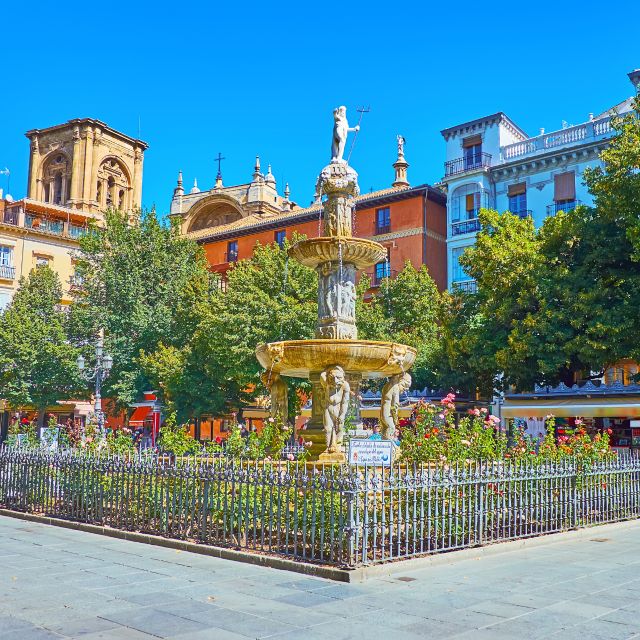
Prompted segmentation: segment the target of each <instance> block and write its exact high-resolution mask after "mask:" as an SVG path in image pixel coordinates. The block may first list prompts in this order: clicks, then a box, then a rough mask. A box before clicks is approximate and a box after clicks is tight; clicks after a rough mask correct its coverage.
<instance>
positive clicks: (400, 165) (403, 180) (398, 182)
mask: <svg viewBox="0 0 640 640" xmlns="http://www.w3.org/2000/svg"><path fill="white" fill-rule="evenodd" d="M396 141H397V143H398V159H397V160H396V161H395V162H394V163H393V168H394V169H395V180H394V181H393V183H392V185H393V186H394V187H408V186H409V181H408V180H407V168H408V167H409V163H408V162H407V161H406V159H405V157H404V145H405V143H406V140H405V138H404V136H401V135H400V134H398V135H397V136H396Z"/></svg>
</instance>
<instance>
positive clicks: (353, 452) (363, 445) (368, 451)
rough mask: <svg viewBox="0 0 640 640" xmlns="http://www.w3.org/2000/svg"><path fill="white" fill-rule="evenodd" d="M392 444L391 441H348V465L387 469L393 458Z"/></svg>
mask: <svg viewBox="0 0 640 640" xmlns="http://www.w3.org/2000/svg"><path fill="white" fill-rule="evenodd" d="M393 447H394V444H393V442H392V441H391V440H369V439H365V438H352V439H351V440H349V464H356V465H371V466H376V467H389V466H391V461H392V458H393Z"/></svg>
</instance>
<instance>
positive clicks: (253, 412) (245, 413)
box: [242, 409, 269, 418]
mask: <svg viewBox="0 0 640 640" xmlns="http://www.w3.org/2000/svg"><path fill="white" fill-rule="evenodd" d="M242 417H243V418H268V417H269V409H243V410H242Z"/></svg>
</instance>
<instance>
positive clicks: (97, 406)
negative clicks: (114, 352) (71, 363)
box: [76, 329, 113, 433]
mask: <svg viewBox="0 0 640 640" xmlns="http://www.w3.org/2000/svg"><path fill="white" fill-rule="evenodd" d="M76 364H77V365H78V370H79V371H80V373H81V374H82V377H83V378H84V379H85V380H87V381H90V380H95V385H96V386H95V396H94V397H95V403H94V413H95V414H96V419H97V420H98V431H99V432H100V433H103V431H104V413H103V412H102V398H101V396H100V389H101V387H102V383H103V382H104V381H105V379H106V378H107V376H108V375H109V372H110V371H111V367H113V358H112V357H111V356H110V355H109V354H108V353H104V330H103V329H100V331H99V332H98V336H97V339H96V364H95V367H94V368H93V371H91V370H87V369H86V362H85V359H84V358H83V357H82V354H81V355H79V356H78V359H77V360H76Z"/></svg>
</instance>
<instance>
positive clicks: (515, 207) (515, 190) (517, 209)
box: [507, 182, 527, 214]
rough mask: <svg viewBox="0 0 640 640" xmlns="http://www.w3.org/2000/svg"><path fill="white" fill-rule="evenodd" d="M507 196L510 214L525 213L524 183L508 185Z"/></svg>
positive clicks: (525, 196)
mask: <svg viewBox="0 0 640 640" xmlns="http://www.w3.org/2000/svg"><path fill="white" fill-rule="evenodd" d="M507 195H508V197H509V211H511V213H515V214H522V213H525V212H526V211H527V185H526V184H525V183H524V182H520V183H519V184H510V185H509V187H508V189H507Z"/></svg>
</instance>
